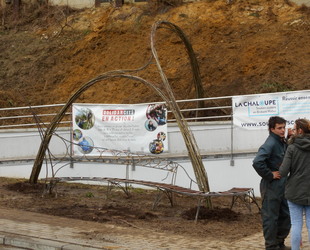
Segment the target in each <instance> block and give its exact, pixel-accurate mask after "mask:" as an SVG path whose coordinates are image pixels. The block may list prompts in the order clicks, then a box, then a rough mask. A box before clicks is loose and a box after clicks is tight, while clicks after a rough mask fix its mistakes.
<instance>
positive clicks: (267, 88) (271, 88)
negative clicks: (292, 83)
mask: <svg viewBox="0 0 310 250" xmlns="http://www.w3.org/2000/svg"><path fill="white" fill-rule="evenodd" d="M291 90H293V88H292V87H289V86H286V85H285V84H283V83H278V82H265V83H263V84H262V85H261V91H262V92H286V91H291Z"/></svg>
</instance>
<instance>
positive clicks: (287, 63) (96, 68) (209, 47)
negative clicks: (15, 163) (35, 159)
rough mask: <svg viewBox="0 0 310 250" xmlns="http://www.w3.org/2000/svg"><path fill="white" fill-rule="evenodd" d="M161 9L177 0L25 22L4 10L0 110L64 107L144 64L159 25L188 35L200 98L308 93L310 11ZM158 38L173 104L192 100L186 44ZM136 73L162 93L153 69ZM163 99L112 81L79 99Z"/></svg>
mask: <svg viewBox="0 0 310 250" xmlns="http://www.w3.org/2000/svg"><path fill="white" fill-rule="evenodd" d="M165 2H173V1H163V4H162V5H154V4H153V1H150V3H149V4H147V5H145V4H144V5H124V6H123V7H122V8H114V7H112V6H110V5H109V6H106V7H100V8H96V9H87V10H82V11H74V10H71V9H68V8H61V7H51V6H49V7H47V6H45V5H41V6H40V5H27V4H25V3H24V4H23V5H22V8H21V13H20V15H19V18H17V16H16V15H14V12H12V11H13V10H12V9H10V7H9V8H6V9H5V11H4V10H2V11H1V14H0V15H1V17H2V23H3V25H2V26H0V28H1V30H0V86H1V90H0V107H9V106H24V105H28V104H31V105H36V104H51V103H63V102H66V101H67V100H68V98H69V97H70V96H71V95H72V94H73V93H74V92H75V91H76V90H77V89H78V88H79V87H80V86H81V85H82V84H84V83H86V82H87V81H89V80H90V79H93V78H94V77H96V76H98V75H99V74H101V73H104V72H107V71H110V70H117V69H137V68H139V67H141V66H143V65H145V63H147V61H148V59H149V58H150V55H151V51H150V34H151V28H152V25H153V24H154V23H155V22H156V21H158V20H167V21H169V22H171V23H174V24H176V25H177V26H178V27H180V28H181V29H182V30H183V32H185V34H186V35H187V36H188V38H189V40H190V41H191V43H192V46H193V48H194V51H195V53H196V56H197V59H198V62H199V66H200V72H201V77H202V84H203V87H204V90H205V94H204V96H225V95H240V94H250V93H262V92H276V91H287V90H301V89H309V86H310V83H309V78H310V77H309V76H310V72H309V68H310V67H309V66H310V32H309V27H310V18H309V17H310V10H309V8H307V7H305V6H297V5H295V4H293V3H290V2H289V1H287V0H275V1H269V0H262V1H247V0H240V1H232V3H231V4H227V2H226V1H201V2H195V3H184V4H182V5H180V6H174V7H173V6H170V5H167V6H165V5H164V3H165ZM175 2H178V1H175ZM2 8H3V6H2ZM155 38H156V39H155V40H156V49H157V50H158V55H159V59H160V63H161V65H162V67H163V69H164V71H165V73H166V74H167V77H168V80H169V82H170V84H171V86H172V88H173V91H174V94H175V96H176V99H184V98H194V97H195V91H194V86H193V83H192V80H191V79H192V72H191V68H190V64H189V61H188V58H187V55H186V52H185V49H184V45H183V44H182V42H181V41H180V39H179V38H178V37H177V36H176V35H175V34H174V33H173V32H172V31H169V30H167V29H160V30H157V32H156V36H155ZM153 61H154V60H153ZM135 75H137V76H140V77H142V78H144V79H146V80H148V81H150V82H152V83H154V84H156V85H157V86H161V83H160V82H161V80H160V76H159V73H158V69H157V68H156V67H155V65H154V64H152V65H150V66H149V67H147V68H146V69H145V70H142V71H139V72H138V73H135ZM157 100H160V98H159V97H158V96H157V94H156V93H154V91H152V90H151V89H150V88H149V87H146V86H144V85H143V84H142V83H138V82H135V81H131V80H128V79H126V80H124V79H114V80H111V79H110V80H107V81H101V82H99V83H97V84H95V85H94V86H93V87H91V88H89V89H88V90H87V91H86V92H84V94H82V95H81V97H80V98H79V99H78V100H77V102H93V103H143V102H151V101H157Z"/></svg>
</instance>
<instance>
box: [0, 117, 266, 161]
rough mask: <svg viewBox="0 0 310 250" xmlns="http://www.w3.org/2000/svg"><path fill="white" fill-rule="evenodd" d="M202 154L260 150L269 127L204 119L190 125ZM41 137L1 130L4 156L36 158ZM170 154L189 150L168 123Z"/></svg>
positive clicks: (57, 142) (56, 144) (59, 144)
mask: <svg viewBox="0 0 310 250" xmlns="http://www.w3.org/2000/svg"><path fill="white" fill-rule="evenodd" d="M190 129H191V131H192V132H193V135H194V137H195V139H196V142H197V145H198V147H199V149H200V151H201V154H202V155H214V154H216V155H218V154H221V155H223V154H231V153H246V152H256V151H257V149H258V147H259V146H260V145H261V144H262V143H263V142H264V140H265V139H266V137H267V135H268V131H267V130H245V129H238V128H233V129H232V127H231V123H230V122H201V123H195V124H190ZM56 133H57V134H58V135H59V137H63V138H65V139H66V140H70V131H69V129H61V130H58V131H56ZM59 137H57V136H53V137H52V140H51V143H50V145H49V148H50V150H51V152H53V154H56V155H64V154H66V153H67V150H68V148H67V146H66V145H65V144H64V142H63V141H62V140H61V139H60V138H59ZM40 142H41V137H40V134H39V133H38V132H37V131H36V130H34V129H33V130H31V129H30V130H29V129H28V130H21V129H15V130H12V129H10V130H0V145H1V150H0V159H2V160H6V159H22V158H35V156H36V154H37V150H38V148H39V146H40ZM168 143H169V152H168V153H166V154H167V155H168V156H169V155H170V156H171V155H172V156H175V155H187V149H186V146H185V143H184V140H183V137H182V134H181V133H180V130H179V127H178V126H177V125H176V124H169V126H168Z"/></svg>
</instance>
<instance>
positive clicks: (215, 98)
mask: <svg viewBox="0 0 310 250" xmlns="http://www.w3.org/2000/svg"><path fill="white" fill-rule="evenodd" d="M232 97H233V96H220V97H205V98H198V99H185V100H177V101H176V102H177V103H179V102H199V101H208V100H222V99H231V98H232Z"/></svg>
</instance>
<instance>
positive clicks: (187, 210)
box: [0, 177, 261, 241]
mask: <svg viewBox="0 0 310 250" xmlns="http://www.w3.org/2000/svg"><path fill="white" fill-rule="evenodd" d="M46 187H47V186H46V185H45V183H38V184H35V185H30V184H29V183H27V182H25V181H24V180H16V179H8V178H3V177H2V178H1V177H0V207H3V208H14V209H20V210H26V211H32V212H37V213H44V214H49V215H57V216H63V217H68V218H75V219H80V220H85V221H95V222H98V223H107V224H110V225H122V226H125V227H128V232H130V228H139V229H140V230H141V233H143V232H144V231H145V232H147V231H148V230H155V231H158V232H167V233H172V234H176V235H188V236H191V237H193V239H197V240H199V238H203V239H216V238H218V237H219V235H221V240H223V241H230V240H235V239H240V238H242V237H244V236H247V235H251V234H254V233H257V232H260V231H261V224H260V223H261V219H260V214H259V213H258V209H257V207H256V206H255V205H254V204H253V206H252V212H250V211H249V209H248V208H247V206H246V205H245V204H243V203H240V202H236V204H235V205H234V207H233V209H232V210H230V209H229V207H230V204H231V197H214V199H213V200H212V202H213V205H214V209H212V210H211V209H206V208H205V207H203V206H202V207H201V209H200V213H199V215H200V216H199V219H198V222H197V223H195V222H194V221H193V220H194V218H195V215H196V211H197V199H196V198H194V197H186V196H182V195H177V194H176V195H174V204H175V205H174V206H173V207H171V205H170V202H169V199H168V198H167V197H166V196H163V197H162V200H161V202H160V203H159V204H158V206H157V207H156V208H155V209H152V206H153V203H154V201H155V198H156V197H157V195H158V192H157V191H155V190H142V189H131V190H130V193H131V196H130V197H128V196H126V195H125V194H124V192H122V191H121V190H120V189H117V188H114V189H112V190H110V191H109V192H108V187H106V186H93V185H83V184H73V183H70V184H65V183H58V184H57V186H56V188H55V189H54V191H53V193H52V195H50V194H49V193H48V192H46V190H45V188H46ZM55 192H57V193H55ZM56 194H57V195H56ZM236 225H238V230H236Z"/></svg>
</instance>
